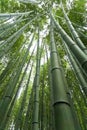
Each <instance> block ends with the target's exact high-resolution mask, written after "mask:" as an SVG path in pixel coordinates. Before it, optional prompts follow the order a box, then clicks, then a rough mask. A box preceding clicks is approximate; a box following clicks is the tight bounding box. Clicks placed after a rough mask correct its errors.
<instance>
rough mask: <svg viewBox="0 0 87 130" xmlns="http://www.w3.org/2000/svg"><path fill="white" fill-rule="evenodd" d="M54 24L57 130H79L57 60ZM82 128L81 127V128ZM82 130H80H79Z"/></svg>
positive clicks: (53, 84)
mask: <svg viewBox="0 0 87 130" xmlns="http://www.w3.org/2000/svg"><path fill="white" fill-rule="evenodd" d="M52 26H53V24H52V21H51V25H50V40H51V74H52V88H53V89H52V91H53V98H54V100H53V109H54V116H55V129H56V130H58V129H61V130H77V127H76V126H75V125H74V119H73V116H72V112H71V105H70V103H69V101H68V97H67V93H66V89H65V84H64V81H63V77H62V71H61V69H62V68H61V66H60V65H59V61H58V59H57V51H56V46H55V42H54V34H53V27H52ZM79 128H80V127H79ZM79 130H80V129H79Z"/></svg>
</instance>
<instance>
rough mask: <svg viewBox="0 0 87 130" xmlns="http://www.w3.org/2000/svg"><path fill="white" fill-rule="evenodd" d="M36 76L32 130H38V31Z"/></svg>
mask: <svg viewBox="0 0 87 130" xmlns="http://www.w3.org/2000/svg"><path fill="white" fill-rule="evenodd" d="M36 62H37V63H36V76H35V86H34V109H33V120H32V130H39V120H38V119H39V77H40V54H39V29H38V43H37V60H36Z"/></svg>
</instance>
